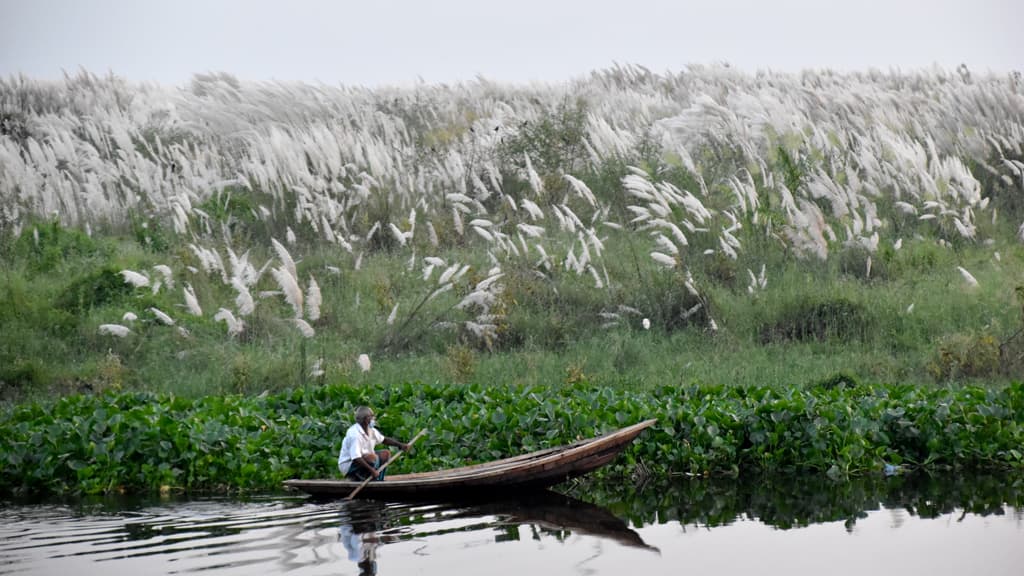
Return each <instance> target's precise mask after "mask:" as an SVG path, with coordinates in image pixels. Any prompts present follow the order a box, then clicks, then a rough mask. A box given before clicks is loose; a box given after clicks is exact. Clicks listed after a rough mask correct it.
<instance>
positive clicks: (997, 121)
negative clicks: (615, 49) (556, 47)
mask: <svg viewBox="0 0 1024 576" xmlns="http://www.w3.org/2000/svg"><path fill="white" fill-rule="evenodd" d="M1022 118H1024V88H1022V86H1021V85H1020V81H1019V79H1017V78H1015V77H1013V76H1009V77H997V76H991V75H989V76H984V75H974V76H963V75H960V74H955V73H945V72H941V71H929V72H920V73H889V74H881V73H874V72H872V73H862V74H845V75H839V74H835V73H831V72H807V73H804V74H800V75H787V74H758V75H756V76H748V75H743V74H740V73H737V72H735V71H731V70H728V69H718V68H694V69H691V70H688V71H687V72H684V73H680V74H678V75H656V74H651V73H649V72H647V71H645V70H643V69H639V68H621V69H613V70H606V71H601V72H596V73H594V74H593V75H592V76H590V77H588V78H585V79H579V80H576V81H573V82H569V83H566V84H563V85H551V86H531V87H515V86H500V85H493V84H489V83H487V82H483V81H481V82H477V83H473V84H468V85H456V86H420V87H415V88H409V89H380V90H376V91H370V90H364V89H357V88H344V87H341V88H330V87H323V86H307V85H285V84H247V83H242V82H239V81H237V80H235V79H234V78H232V77H231V76H228V75H223V74H219V75H207V76H203V75H200V76H196V77H195V79H194V80H193V82H192V83H191V84H190V85H187V86H183V87H159V86H152V85H145V86H142V85H132V84H129V83H127V82H124V81H123V80H120V79H118V78H113V77H108V78H100V77H95V76H92V75H89V74H85V73H83V74H80V75H77V76H70V77H68V78H66V79H65V80H64V81H61V82H52V83H51V82H41V81H34V80H30V79H25V78H9V79H5V80H0V127H2V130H0V269H2V271H3V278H2V280H0V323H2V325H3V330H2V334H0V394H2V395H3V397H4V398H6V399H8V400H12V399H13V400H24V399H32V398H42V397H47V396H50V395H53V394H55V393H56V394H58V395H60V394H67V393H73V392H88V391H102V390H110V389H113V390H136V389H141V390H154V391H163V392H172V393H175V394H182V395H187V396H193V397H198V396H202V395H206V394H223V393H229V392H230V393H235V392H240V393H246V394H249V393H260V392H263V391H265V390H272V391H273V390H281V389H286V388H291V387H295V386H310V385H320V384H324V383H330V382H338V381H344V382H351V383H356V384H364V383H373V384H380V385H389V384H393V383H398V382H414V381H420V382H426V383H470V382H479V383H484V384H524V385H532V384H541V385H545V386H547V385H558V384H567V385H572V384H576V383H580V382H592V383H596V384H601V385H609V386H614V387H630V388H639V389H650V388H653V387H656V386H660V385H663V384H670V385H674V384H692V383H695V382H701V383H710V384H726V385H737V386H749V385H772V386H783V387H785V386H800V385H806V384H813V383H818V382H823V381H834V380H836V379H840V380H841V379H844V378H848V379H853V380H861V381H868V382H888V383H912V384H919V385H936V384H948V383H965V382H973V383H981V384H984V385H986V386H996V387H998V386H1002V385H1004V384H1006V383H1008V382H1011V381H1014V380H1020V379H1021V378H1022V377H1024V336H1021V332H1020V331H1021V329H1022V327H1024V225H1022V222H1024V164H1022V159H1024V154H1022V152H1024V151H1022V145H1024V127H1022ZM364 354H365V355H366V357H365V358H366V360H368V361H369V366H370V367H369V369H368V370H364V367H365V366H361V364H360V360H359V358H360V356H361V355H364Z"/></svg>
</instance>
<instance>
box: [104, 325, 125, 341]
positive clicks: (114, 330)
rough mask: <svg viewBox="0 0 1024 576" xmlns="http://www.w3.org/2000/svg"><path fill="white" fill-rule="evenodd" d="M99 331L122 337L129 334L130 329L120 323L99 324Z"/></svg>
mask: <svg viewBox="0 0 1024 576" xmlns="http://www.w3.org/2000/svg"><path fill="white" fill-rule="evenodd" d="M99 333H100V334H104V335H110V336H117V337H118V338H124V337H125V336H127V335H129V334H131V333H132V331H131V330H130V329H129V328H128V327H127V326H122V325H121V324H100V328H99Z"/></svg>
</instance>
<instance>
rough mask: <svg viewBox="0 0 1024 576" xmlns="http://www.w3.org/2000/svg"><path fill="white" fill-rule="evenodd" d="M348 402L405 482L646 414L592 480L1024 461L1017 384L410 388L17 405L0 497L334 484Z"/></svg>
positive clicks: (4, 432) (0, 433)
mask: <svg viewBox="0 0 1024 576" xmlns="http://www.w3.org/2000/svg"><path fill="white" fill-rule="evenodd" d="M360 404H369V405H372V406H373V407H374V408H375V410H376V412H377V414H378V417H379V420H380V425H381V428H382V429H383V430H384V431H385V432H386V433H387V434H388V435H389V436H394V437H398V438H409V437H411V436H412V435H413V434H415V432H416V431H418V430H421V429H423V428H427V429H428V430H429V431H430V433H429V435H428V436H427V437H424V438H422V439H421V440H420V442H419V443H418V444H417V446H416V449H415V450H414V451H413V452H412V453H410V454H409V455H408V456H407V457H406V458H405V459H404V460H403V461H402V463H401V466H400V468H401V469H402V470H401V472H420V471H428V470H436V469H440V468H449V467H453V466H461V465H466V464H472V463H477V462H485V461H488V460H494V459H498V458H502V457H509V456H515V455H518V454H522V453H525V452H530V451H533V450H538V449H542V448H547V447H552V446H557V445H561V444H566V443H569V442H572V441H575V440H577V439H579V438H585V437H590V436H594V435H597V434H600V433H603V432H608V431H610V430H614V429H616V428H620V427H622V426H625V425H627V424H632V423H636V422H639V421H642V420H645V419H647V418H657V419H658V423H657V425H656V426H654V427H652V428H650V429H648V430H647V431H646V432H645V433H644V434H642V435H641V436H640V437H639V438H638V439H637V440H636V441H635V442H634V443H633V444H632V445H631V447H630V448H628V449H627V450H626V451H625V452H624V453H623V454H622V455H621V456H620V457H619V458H618V459H617V460H616V461H615V462H613V463H612V465H610V466H609V467H607V468H606V469H604V470H603V471H602V473H605V474H611V475H619V476H620V477H631V478H633V479H634V480H636V481H642V480H643V478H642V477H643V476H645V475H646V476H651V477H657V476H660V475H676V476H687V475H697V476H703V475H734V476H741V477H742V476H745V475H747V474H751V473H760V472H771V471H799V472H803V473H808V474H816V475H823V476H826V477H830V478H840V477H845V476H851V475H852V476H856V475H863V474H869V475H870V474H882V473H890V474H899V473H902V472H904V471H908V470H914V469H924V470H940V469H945V468H958V469H1005V470H1010V471H1016V472H1018V473H1019V472H1020V471H1021V470H1022V466H1024V459H1022V453H1021V446H1022V445H1024V426H1022V424H1021V423H1022V422H1024V384H1022V383H1015V384H1011V385H1007V386H1005V387H1000V388H995V387H992V388H983V387H976V386H956V387H942V388H926V387H918V386H909V385H867V384H851V383H849V382H847V381H844V380H840V381H837V382H828V383H824V384H821V385H817V386H811V387H806V388H790V389H778V388H773V387H746V388H738V387H724V386H684V387H675V386H663V387H659V388H655V389H652V390H648V391H629V390H624V389H617V388H608V387H601V386H595V385H587V384H580V385H577V386H557V387H540V386H531V387H515V386H509V387H504V386H492V387H487V386H480V385H466V386H460V385H428V384H419V383H407V384H401V385H394V386H380V387H364V386H348V385H332V386H324V387H316V388H305V389H294V390H291V391H286V392H283V393H279V394H265V395H260V396H209V397H204V398H198V399H186V398H180V397H174V396H171V395H163V394H149V393H107V394H99V395H74V396H68V397H65V398H61V399H58V400H52V401H45V402H37V403H31V404H25V405H21V406H17V407H11V408H8V409H5V411H4V412H3V415H2V416H0V462H3V468H2V471H0V493H2V494H33V493H35V494H43V493H68V492H84V493H99V492H120V491H157V490H160V491H173V490H218V491H233V490H266V489H273V488H276V487H277V486H279V484H280V483H281V481H283V480H285V479H287V478H292V477H298V478H329V477H336V476H337V472H336V464H335V460H336V457H337V450H338V447H339V445H340V442H341V438H342V437H343V435H344V431H345V428H346V427H347V426H348V425H349V424H350V420H351V414H352V411H353V409H354V408H355V407H356V406H357V405H360ZM398 472H399V471H395V473H398Z"/></svg>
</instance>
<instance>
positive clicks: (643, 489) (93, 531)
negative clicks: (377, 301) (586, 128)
mask: <svg viewBox="0 0 1024 576" xmlns="http://www.w3.org/2000/svg"><path fill="white" fill-rule="evenodd" d="M560 488H561V489H562V490H563V491H566V492H568V495H561V494H556V493H552V492H539V493H534V494H529V495H526V494H520V495H518V496H517V497H516V498H514V499H512V500H503V501H487V502H484V501H461V502H425V503H424V502H421V503H413V504H396V503H383V502H375V501H372V500H366V501H353V502H346V501H330V502H316V501H313V500H309V499H307V498H305V497H298V496H282V495H271V496H263V497H257V498H248V499H231V498H205V499H192V500H173V499H163V500H139V499H96V500H80V501H73V502H52V501H50V502H41V503H40V502H36V503H31V502H0V574H15V573H18V574H60V573H72V572H73V573H74V574H75V576H88V575H91V574H96V575H100V574H103V575H106V574H110V573H125V574H128V573H144V574H169V573H175V574H181V573H191V572H205V573H215V574H217V575H218V576H219V575H220V574H231V573H237V574H282V573H288V574H292V575H295V574H302V575H305V574H334V575H337V574H379V573H385V574H404V573H410V572H415V573H422V574H435V573H441V574H445V575H446V576H451V575H456V576H459V575H462V574H472V573H476V572H478V571H479V569H480V568H482V567H484V566H486V567H487V571H488V572H493V573H495V574H516V575H521V574H522V573H524V572H530V571H534V572H538V573H572V572H575V573H586V574H589V573H614V574H621V573H622V571H623V570H628V571H644V572H645V573H647V574H661V573H672V572H674V567H676V566H678V565H679V563H680V562H684V563H687V564H686V565H692V566H697V565H699V563H700V562H701V561H703V562H705V563H706V564H707V566H708V567H713V566H714V562H719V561H721V559H723V558H725V559H730V560H737V561H739V560H744V559H746V558H750V557H749V556H748V557H744V556H742V555H735V554H733V553H728V552H721V551H722V550H730V549H736V548H737V547H739V548H742V549H751V550H753V549H759V550H761V551H762V552H761V553H762V554H765V555H769V554H772V553H779V554H781V553H782V551H785V552H786V553H787V554H797V555H800V556H801V557H802V558H805V561H809V560H808V559H811V558H816V559H820V560H821V561H822V563H825V560H826V559H828V558H830V557H831V556H832V555H835V554H843V553H845V554H850V553H851V552H850V550H852V549H855V547H856V546H860V548H856V549H857V550H859V552H858V554H862V555H865V556H864V558H873V557H879V558H880V557H881V555H879V554H878V552H879V551H880V550H882V551H887V552H888V553H890V554H897V552H894V550H896V549H897V548H896V542H897V541H899V547H898V550H906V549H907V547H908V546H913V545H915V544H918V543H929V542H935V541H937V540H936V538H946V540H945V541H946V542H952V544H948V543H947V544H943V546H947V547H954V548H955V550H951V551H950V554H952V555H954V556H955V555H957V554H959V555H961V556H963V555H968V556H969V555H970V554H972V553H974V554H981V552H976V551H978V550H980V549H981V547H982V546H989V552H988V554H989V558H987V559H986V558H982V557H979V558H978V561H979V562H986V561H989V562H994V561H1000V562H1002V563H1001V564H998V565H997V566H996V568H995V569H992V570H989V571H988V572H987V573H988V574H993V573H998V572H1000V568H1006V567H1011V566H1019V565H1020V561H1024V558H1022V557H1021V553H1020V552H1018V551H1016V548H1013V549H1011V548H1010V547H1007V546H1005V545H1003V544H1000V543H1002V542H1006V541H1019V540H1020V537H1021V536H1022V535H1024V516H1022V515H1021V512H1020V511H1021V510H1024V478H1022V477H1021V476H1020V475H1003V476H984V475H982V476H979V475H966V474H957V475H948V476H942V477H928V476H897V477H893V478H882V477H877V478H861V479H857V480H854V481H850V482H842V483H835V482H831V481H828V480H827V479H823V478H820V477H779V476H775V477H764V478H753V479H742V480H736V479H686V478H664V479H662V480H661V481H659V482H655V483H648V484H647V485H644V486H639V487H638V486H633V485H631V484H630V483H628V482H626V481H623V482H616V481H614V480H612V481H607V482H604V483H596V482H578V483H574V484H569V485H564V486H562V487H560ZM1014 509H1016V510H1014ZM1007 516H1008V517H1007ZM931 518H941V520H940V521H935V520H927V519H931ZM997 519H999V520H1000V521H998V522H996V520H997ZM958 525H959V526H963V529H960V530H957V531H956V533H955V535H954V534H952V533H951V532H950V531H949V530H948V527H951V526H958ZM804 526H812V528H810V529H802V530H794V528H798V527H804ZM844 526H845V532H844ZM926 526H928V527H931V528H927V529H926ZM694 527H699V528H701V529H700V530H693V528H694ZM846 532H849V533H851V534H853V535H854V536H855V538H854V539H853V540H851V539H849V537H848V535H847V534H846ZM698 533H699V535H698ZM783 534H784V535H785V536H784V537H782V535H783ZM836 535H838V536H842V537H847V538H846V541H845V542H844V541H843V540H842V539H840V540H836V539H835V536H836ZM695 538H696V539H695ZM654 546H657V547H658V548H660V549H661V551H660V552H659V551H658V548H654ZM830 546H832V547H833V548H829V547H830ZM1000 546H1002V548H1000ZM808 547H809V548H808ZM796 549H799V550H805V549H808V550H813V551H814V552H813V554H811V553H809V552H808V553H804V552H799V553H797V552H793V550H796ZM712 551H717V552H712ZM943 552H946V550H943ZM702 554H703V556H701V555H702ZM715 554H717V555H715ZM928 554H929V553H928V552H924V553H923V555H924V556H928ZM1000 555H1001V556H1000ZM1014 556H1016V558H1014ZM896 557H900V556H898V555H897V556H896ZM921 557H922V554H921V553H919V554H918V555H917V559H918V560H920V559H921ZM1000 557H1001V558H1002V560H999V558H1000ZM857 558H860V556H858V557H857ZM993 558H994V559H995V560H993ZM887 561H890V562H891V561H893V560H891V559H890V560H887ZM846 565H849V566H853V565H854V563H853V562H847V563H846V564H844V566H846ZM870 567H871V566H869V568H870ZM697 571H706V570H697ZM883 571H888V570H883ZM1004 571H1005V570H1004Z"/></svg>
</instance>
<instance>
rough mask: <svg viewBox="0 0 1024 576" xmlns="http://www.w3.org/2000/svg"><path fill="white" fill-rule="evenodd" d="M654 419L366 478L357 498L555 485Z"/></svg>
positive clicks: (329, 487) (602, 458)
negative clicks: (484, 457)
mask: <svg viewBox="0 0 1024 576" xmlns="http://www.w3.org/2000/svg"><path fill="white" fill-rule="evenodd" d="M655 422H656V420H645V421H643V422H640V423H639V424H634V425H633V426H629V427H626V428H622V429H620V430H616V431H615V432H611V433H608V434H605V435H603V436H598V437H596V438H590V439H587V440H581V441H578V442H574V443H572V444H569V445H566V446H560V447H557V448H548V449H546V450H538V451H536V452H531V453H529V454H523V455H520V456H514V457H512V458H506V459H504V460H496V461H493V462H486V463H483V464H476V465H473V466H464V467H461V468H451V469H447V470H438V471H434V472H422V473H417V474H399V475H394V476H389V477H387V478H386V479H385V480H383V481H380V482H377V481H374V482H370V483H368V484H366V486H364V487H363V489H362V490H361V491H360V492H359V497H360V498H403V499H404V498H432V497H436V496H438V495H460V494H462V495H466V494H471V493H479V492H483V491H495V490H497V491H510V490H518V489H523V488H541V487H547V486H553V485H555V484H558V483H560V482H564V481H565V480H568V479H570V478H574V477H577V476H581V475H583V474H586V473H588V472H591V471H593V470H596V469H597V468H600V467H601V466H604V465H605V464H607V463H609V462H611V461H612V460H613V459H614V458H615V457H616V456H617V455H618V454H619V453H620V452H621V451H622V450H623V449H625V448H626V446H628V445H629V444H630V442H632V441H633V440H634V439H635V438H636V437H637V436H638V435H639V434H640V433H641V432H643V431H644V430H646V429H647V428H648V427H650V426H651V425H653V424H654V423H655ZM360 484H362V483H361V482H354V481H351V480H330V479H326V480H315V479H314V480H286V481H285V482H284V485H285V487H287V488H292V489H297V490H302V491H304V492H307V493H309V494H312V495H314V496H318V497H326V498H333V497H339V496H340V497H344V496H348V495H349V494H351V493H352V491H353V490H355V489H356V488H357V487H358V486H359V485H360Z"/></svg>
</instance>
